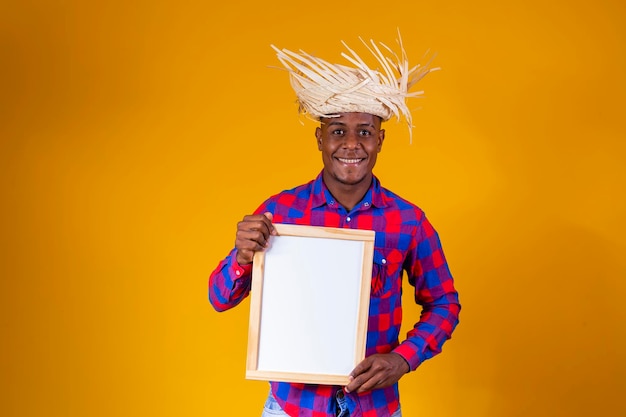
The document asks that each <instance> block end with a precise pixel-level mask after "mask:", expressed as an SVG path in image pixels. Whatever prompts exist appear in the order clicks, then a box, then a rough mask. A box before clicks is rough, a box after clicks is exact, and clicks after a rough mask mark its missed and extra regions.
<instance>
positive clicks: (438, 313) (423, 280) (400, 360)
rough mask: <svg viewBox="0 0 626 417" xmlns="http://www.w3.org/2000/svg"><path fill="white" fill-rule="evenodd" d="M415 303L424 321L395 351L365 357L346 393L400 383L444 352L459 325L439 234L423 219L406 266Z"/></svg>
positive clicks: (457, 305) (353, 373) (457, 309)
mask: <svg viewBox="0 0 626 417" xmlns="http://www.w3.org/2000/svg"><path fill="white" fill-rule="evenodd" d="M403 267H404V269H405V270H406V271H407V273H408V279H409V283H410V284H411V285H412V286H414V287H415V301H416V303H417V304H420V305H421V306H422V314H421V316H420V320H419V321H418V322H417V323H416V324H415V326H414V327H413V329H411V330H410V331H409V332H408V334H407V339H406V340H405V341H404V342H402V343H401V344H400V345H399V346H397V347H396V348H395V349H394V350H393V351H392V352H390V353H386V354H375V355H371V356H369V357H367V358H365V359H364V360H363V361H362V362H361V363H359V364H358V365H357V366H356V368H355V369H354V370H353V371H352V373H351V375H352V378H351V381H350V383H349V384H348V385H347V386H346V391H347V392H350V391H357V392H364V391H368V390H371V389H374V388H384V387H388V386H391V385H393V384H395V383H396V382H398V380H399V379H400V378H401V377H402V376H403V375H404V374H405V373H407V372H409V371H411V370H415V369H416V368H417V367H418V366H419V365H420V364H421V363H422V362H424V361H425V360H426V359H429V358H431V357H433V356H435V355H436V354H437V353H439V352H441V347H442V345H443V343H444V342H445V341H446V340H448V339H449V338H450V337H451V335H452V331H453V330H454V328H455V327H456V325H457V323H458V316H459V310H460V308H461V306H460V304H459V299H458V294H457V292H456V290H455V288H454V283H453V279H452V275H451V274H450V270H449V268H448V265H447V263H446V260H445V256H444V254H443V250H442V248H441V243H440V241H439V237H438V235H437V232H436V231H435V230H434V229H433V227H432V226H431V225H430V223H429V222H428V220H426V219H425V218H423V220H422V222H421V223H420V225H419V226H418V233H416V236H415V238H414V240H413V242H412V244H411V247H410V250H409V254H408V256H407V258H406V261H405V263H404V266H403Z"/></svg>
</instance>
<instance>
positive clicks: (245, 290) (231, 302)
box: [209, 212, 276, 311]
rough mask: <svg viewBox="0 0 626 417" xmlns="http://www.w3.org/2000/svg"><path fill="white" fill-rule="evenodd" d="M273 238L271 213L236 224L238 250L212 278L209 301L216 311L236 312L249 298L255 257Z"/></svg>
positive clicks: (231, 253) (220, 266)
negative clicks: (235, 309) (239, 305)
mask: <svg viewBox="0 0 626 417" xmlns="http://www.w3.org/2000/svg"><path fill="white" fill-rule="evenodd" d="M274 234H276V231H275V230H274V227H273V226H272V214H271V213H269V212H267V213H265V214H253V215H249V216H245V217H244V218H243V220H242V221H240V222H239V223H238V224H237V236H236V239H235V248H234V249H233V250H232V251H231V252H230V253H229V254H228V256H227V257H226V258H225V259H224V260H222V261H221V262H220V263H219V265H218V266H217V268H215V270H214V271H213V272H212V273H211V276H210V277H209V301H210V302H211V304H212V305H213V308H215V310H217V311H224V310H228V309H230V308H233V307H235V306H236V305H238V304H239V303H240V302H241V301H242V300H243V299H244V298H245V297H247V296H248V294H249V293H250V284H251V278H252V274H251V272H252V259H253V258H254V253H255V252H256V251H259V250H264V249H265V248H266V247H267V245H268V244H269V238H270V235H274Z"/></svg>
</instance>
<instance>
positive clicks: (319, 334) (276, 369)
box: [246, 224, 374, 385]
mask: <svg viewBox="0 0 626 417" xmlns="http://www.w3.org/2000/svg"><path fill="white" fill-rule="evenodd" d="M274 226H275V227H276V231H277V232H278V236H272V237H271V240H270V247H269V248H268V249H267V250H265V251H263V252H257V253H256V254H255V258H254V265H253V272H252V290H251V301H250V327H249V335H248V358H247V369H246V378H249V379H263V380H272V381H288V382H304V383H317V384H331V385H332V384H336V385H346V384H347V383H348V376H349V373H350V371H352V369H353V368H354V367H355V366H356V365H357V364H358V363H359V362H360V361H361V360H363V358H364V357H365V342H366V335H367V317H368V309H369V295H370V283H371V273H372V258H373V249H374V232H373V231H369V230H354V229H337V228H327V227H315V226H294V225H284V224H275V225H274Z"/></svg>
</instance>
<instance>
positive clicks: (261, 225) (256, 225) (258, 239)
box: [235, 212, 276, 265]
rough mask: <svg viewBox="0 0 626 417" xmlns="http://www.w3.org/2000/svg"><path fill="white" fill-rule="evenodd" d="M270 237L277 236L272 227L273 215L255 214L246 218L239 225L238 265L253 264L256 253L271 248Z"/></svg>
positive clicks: (236, 241)
mask: <svg viewBox="0 0 626 417" xmlns="http://www.w3.org/2000/svg"><path fill="white" fill-rule="evenodd" d="M270 235H276V230H275V229H274V226H272V213H269V212H267V213H264V214H254V215H249V216H245V217H244V218H243V220H242V221H240V222H239V223H237V237H236V239H235V247H236V248H237V263H239V265H247V264H249V263H252V259H253V258H254V252H256V251H259V250H263V249H265V248H267V247H268V246H269V241H270Z"/></svg>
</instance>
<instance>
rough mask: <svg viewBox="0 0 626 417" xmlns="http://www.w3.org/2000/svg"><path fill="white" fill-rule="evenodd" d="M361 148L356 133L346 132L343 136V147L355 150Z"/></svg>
mask: <svg viewBox="0 0 626 417" xmlns="http://www.w3.org/2000/svg"><path fill="white" fill-rule="evenodd" d="M359 146H361V140H360V137H359V135H358V133H357V132H350V131H349V132H347V133H346V135H345V136H344V142H343V147H344V148H347V149H356V148H358V147H359Z"/></svg>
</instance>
